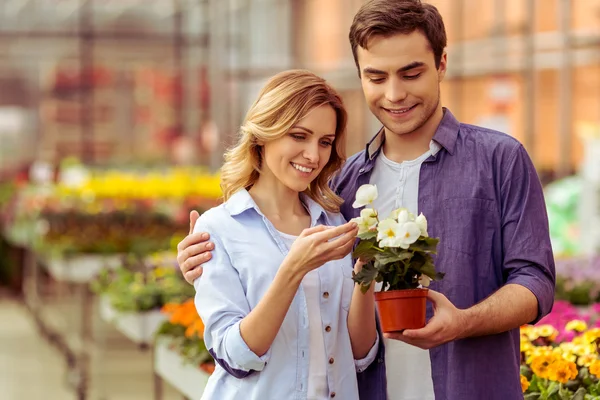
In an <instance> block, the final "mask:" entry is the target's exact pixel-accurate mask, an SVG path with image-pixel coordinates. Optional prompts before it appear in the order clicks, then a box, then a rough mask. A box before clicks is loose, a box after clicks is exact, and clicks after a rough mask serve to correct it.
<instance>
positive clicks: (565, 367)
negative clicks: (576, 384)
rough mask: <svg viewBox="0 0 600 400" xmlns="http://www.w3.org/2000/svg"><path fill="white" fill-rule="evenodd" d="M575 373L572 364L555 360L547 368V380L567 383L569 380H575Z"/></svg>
mask: <svg viewBox="0 0 600 400" xmlns="http://www.w3.org/2000/svg"><path fill="white" fill-rule="evenodd" d="M577 372H578V371H577V366H576V365H575V363H574V362H571V361H566V360H557V361H554V362H553V363H552V364H550V366H549V367H548V378H550V380H553V381H556V382H560V383H567V382H569V381H570V380H571V379H575V378H577Z"/></svg>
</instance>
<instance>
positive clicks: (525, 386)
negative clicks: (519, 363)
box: [521, 375, 531, 393]
mask: <svg viewBox="0 0 600 400" xmlns="http://www.w3.org/2000/svg"><path fill="white" fill-rule="evenodd" d="M529 385H531V383H529V381H528V380H527V378H525V377H524V376H523V375H521V389H522V390H523V393H525V392H526V391H527V389H529Z"/></svg>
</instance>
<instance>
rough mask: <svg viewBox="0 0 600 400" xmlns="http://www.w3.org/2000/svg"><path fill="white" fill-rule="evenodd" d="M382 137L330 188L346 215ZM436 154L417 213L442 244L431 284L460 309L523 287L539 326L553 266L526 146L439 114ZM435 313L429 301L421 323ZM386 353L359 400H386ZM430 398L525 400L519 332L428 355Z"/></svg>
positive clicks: (427, 167) (366, 377)
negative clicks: (534, 303) (532, 299)
mask: <svg viewBox="0 0 600 400" xmlns="http://www.w3.org/2000/svg"><path fill="white" fill-rule="evenodd" d="M384 139H385V138H384V134H383V130H382V131H380V133H378V134H377V135H376V136H375V137H374V138H373V140H371V142H369V143H368V144H367V148H366V149H365V150H364V151H361V152H360V153H358V154H356V155H354V156H352V157H351V158H350V159H349V160H348V162H347V163H346V164H345V166H344V168H343V170H342V172H341V174H340V175H339V176H338V177H337V178H336V179H335V180H334V182H332V187H333V188H334V189H335V190H336V192H337V193H338V194H339V195H340V196H341V197H342V198H343V199H344V200H345V202H344V204H343V205H342V209H341V211H342V214H343V215H344V217H345V218H346V219H347V220H349V219H351V218H354V217H357V216H358V215H359V211H360V210H358V209H354V208H352V203H353V201H354V196H355V193H356V190H357V189H358V188H359V187H360V186H361V185H363V184H367V183H369V178H370V175H371V171H372V170H373V166H374V165H375V159H376V157H377V156H378V155H379V154H380V153H381V148H382V144H383V141H384ZM433 140H435V141H436V142H437V143H439V144H440V145H441V146H442V149H441V150H440V151H439V152H438V153H437V154H436V155H435V156H431V157H429V158H428V159H427V160H426V161H425V162H424V163H423V164H422V166H421V173H420V177H419V212H422V213H423V214H424V215H425V216H426V217H427V221H428V225H429V226H428V230H429V235H430V236H432V237H439V238H440V244H439V246H438V255H437V258H436V260H435V262H436V266H437V269H438V270H439V271H441V272H445V273H446V276H445V277H444V279H443V280H442V281H440V282H432V284H431V288H432V289H433V290H436V291H439V292H441V293H443V294H444V295H445V296H446V297H447V298H448V299H449V300H450V301H451V302H452V303H453V304H454V305H455V306H456V307H457V308H460V309H465V308H469V307H471V306H473V305H475V304H477V303H478V302H481V301H482V300H484V299H485V298H487V297H488V296H490V295H491V294H492V293H494V292H495V291H496V290H498V289H499V288H501V287H502V286H503V285H506V284H508V283H512V284H519V285H522V286H524V287H526V288H528V289H529V290H531V292H532V293H533V294H534V295H535V296H536V297H537V300H538V316H537V319H536V321H537V320H539V319H540V318H541V317H543V316H544V315H546V314H547V313H548V312H550V309H551V308H552V304H553V300H554V283H555V272H554V259H553V255H552V248H551V246H550V237H549V233H548V217H547V214H546V206H545V203H544V197H543V193H542V186H541V184H540V181H539V179H538V176H537V173H536V170H535V168H534V166H533V164H532V162H531V160H530V158H529V156H528V155H527V152H526V151H525V149H524V148H523V146H522V145H521V144H520V143H519V142H518V141H517V140H515V139H514V138H512V137H510V136H508V135H506V134H503V133H500V132H496V131H492V130H489V129H485V128H481V127H477V126H472V125H467V124H461V123H459V122H458V121H457V120H456V118H454V116H453V115H452V113H451V112H450V111H449V110H447V109H444V117H443V119H442V122H441V123H440V125H439V127H438V129H437V131H436V133H435V136H434V137H433ZM432 314H433V311H432V309H431V304H429V303H428V310H427V317H428V319H429V318H431V316H432ZM384 352H385V349H384V346H383V341H381V342H380V346H379V352H378V356H377V359H376V362H374V363H372V364H371V366H370V367H369V368H368V369H367V370H365V371H364V372H362V373H360V374H359V378H358V379H359V380H358V382H359V391H360V396H361V399H365V400H379V399H382V400H383V399H386V393H385V391H386V377H385V363H384ZM430 357H431V365H432V376H433V383H434V389H435V397H436V400H469V399H473V400H480V399H486V400H495V399H497V400H509V399H510V400H512V399H522V398H523V393H522V390H521V384H520V378H519V364H520V341H519V329H518V328H515V329H512V330H510V331H508V332H503V333H500V334H497V335H491V336H482V337H474V338H467V339H461V340H456V341H453V342H450V343H447V344H445V345H442V346H439V347H436V348H434V349H431V350H430Z"/></svg>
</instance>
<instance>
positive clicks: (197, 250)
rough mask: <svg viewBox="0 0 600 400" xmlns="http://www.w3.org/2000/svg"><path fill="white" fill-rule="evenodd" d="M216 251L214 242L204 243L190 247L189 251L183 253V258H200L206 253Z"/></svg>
mask: <svg viewBox="0 0 600 400" xmlns="http://www.w3.org/2000/svg"><path fill="white" fill-rule="evenodd" d="M214 249H215V245H214V244H213V242H202V243H198V244H194V245H191V246H189V247H188V248H187V249H185V250H184V251H182V252H181V253H182V257H183V258H185V259H188V258H190V257H194V256H198V255H200V254H204V253H206V252H211V251H213V250H214Z"/></svg>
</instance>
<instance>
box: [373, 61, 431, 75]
mask: <svg viewBox="0 0 600 400" xmlns="http://www.w3.org/2000/svg"><path fill="white" fill-rule="evenodd" d="M424 65H425V63H424V62H421V61H413V62H411V63H410V64H407V65H405V66H404V67H402V68H399V69H398V72H406V71H410V70H411V69H414V68H419V67H422V66H424ZM363 73H365V74H370V75H387V72H385V71H381V70H379V69H376V68H371V67H366V68H365V69H363Z"/></svg>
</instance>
